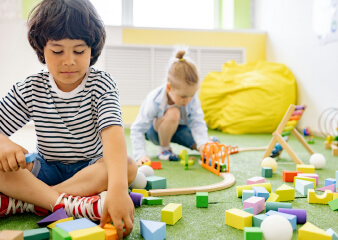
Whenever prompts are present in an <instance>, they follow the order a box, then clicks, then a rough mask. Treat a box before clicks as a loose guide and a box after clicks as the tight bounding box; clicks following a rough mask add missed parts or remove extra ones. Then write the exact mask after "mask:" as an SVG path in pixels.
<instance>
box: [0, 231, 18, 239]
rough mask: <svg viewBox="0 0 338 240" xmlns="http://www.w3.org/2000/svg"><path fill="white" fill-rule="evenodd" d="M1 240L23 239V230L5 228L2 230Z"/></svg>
mask: <svg viewBox="0 0 338 240" xmlns="http://www.w3.org/2000/svg"><path fill="white" fill-rule="evenodd" d="M0 240H23V231H16V230H3V231H1V232H0Z"/></svg>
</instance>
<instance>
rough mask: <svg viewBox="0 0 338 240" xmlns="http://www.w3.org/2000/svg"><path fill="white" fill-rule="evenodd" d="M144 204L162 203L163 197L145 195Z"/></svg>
mask: <svg viewBox="0 0 338 240" xmlns="http://www.w3.org/2000/svg"><path fill="white" fill-rule="evenodd" d="M145 199H146V202H145V204H146V205H162V204H163V199H162V198H158V197H147V198H145Z"/></svg>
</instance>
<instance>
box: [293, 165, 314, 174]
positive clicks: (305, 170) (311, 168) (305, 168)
mask: <svg viewBox="0 0 338 240" xmlns="http://www.w3.org/2000/svg"><path fill="white" fill-rule="evenodd" d="M296 167H297V171H301V172H303V173H315V166H313V165H310V164H297V166H296Z"/></svg>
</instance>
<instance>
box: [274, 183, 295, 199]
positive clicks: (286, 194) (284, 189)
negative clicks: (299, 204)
mask: <svg viewBox="0 0 338 240" xmlns="http://www.w3.org/2000/svg"><path fill="white" fill-rule="evenodd" d="M276 194H278V195H279V201H281V202H284V201H292V200H295V189H294V188H292V187H289V186H288V185H285V184H283V185H282V186H280V187H279V188H278V189H277V190H276Z"/></svg>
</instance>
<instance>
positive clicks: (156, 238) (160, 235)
mask: <svg viewBox="0 0 338 240" xmlns="http://www.w3.org/2000/svg"><path fill="white" fill-rule="evenodd" d="M140 230H141V235H142V237H143V238H144V239H145V240H162V239H165V238H166V234H167V230H166V224H165V223H164V222H156V221H149V220H140Z"/></svg>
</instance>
